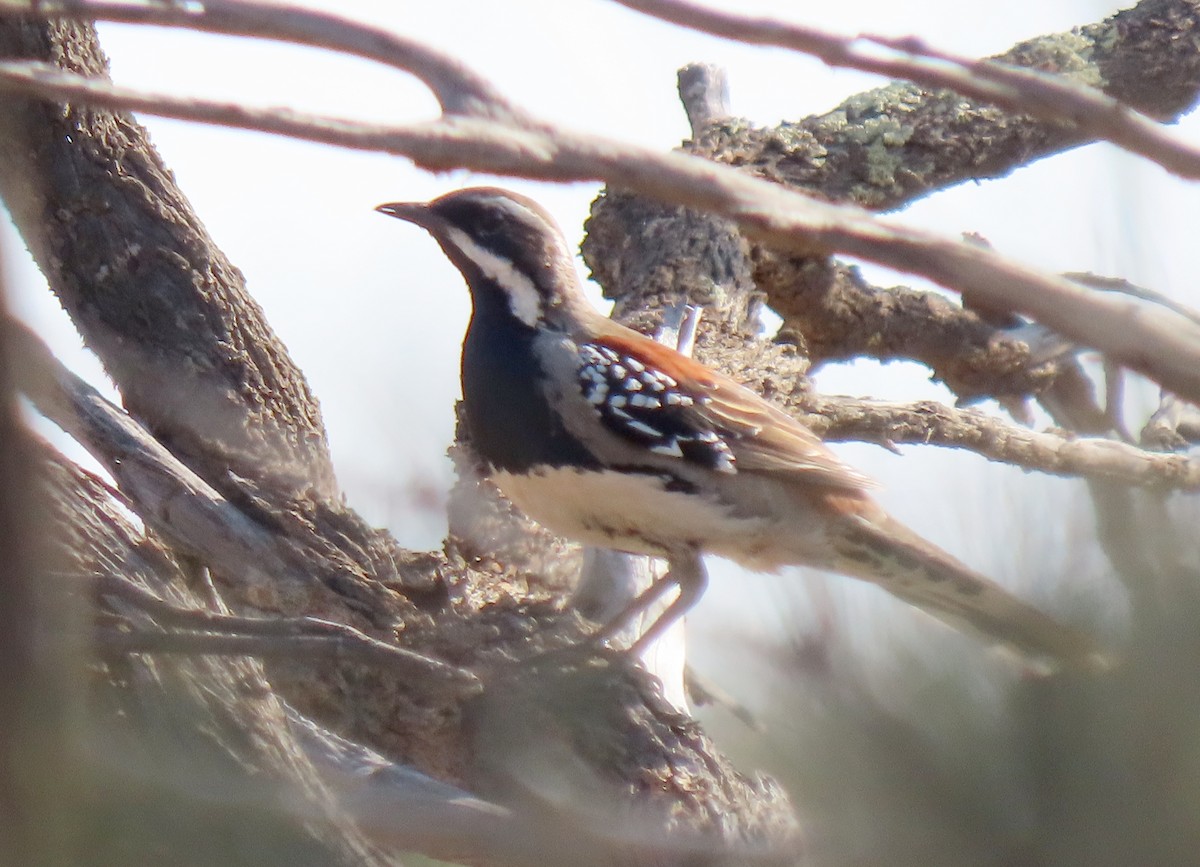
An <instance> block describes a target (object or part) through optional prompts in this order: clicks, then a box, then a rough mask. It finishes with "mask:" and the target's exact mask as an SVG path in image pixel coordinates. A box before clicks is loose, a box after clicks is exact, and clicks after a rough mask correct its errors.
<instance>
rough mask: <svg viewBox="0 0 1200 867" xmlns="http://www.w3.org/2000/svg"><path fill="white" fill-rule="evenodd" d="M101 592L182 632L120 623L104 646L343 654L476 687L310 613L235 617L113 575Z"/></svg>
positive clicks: (469, 677) (420, 677)
mask: <svg viewBox="0 0 1200 867" xmlns="http://www.w3.org/2000/svg"><path fill="white" fill-rule="evenodd" d="M96 581H97V585H98V586H97V592H98V593H99V594H100V595H101V596H109V597H114V598H117V599H120V600H121V601H122V602H125V603H127V604H129V605H132V606H134V607H135V608H137V609H138V610H139V611H142V612H144V613H145V614H147V615H149V616H150V617H151V618H153V619H154V620H155V621H156V622H158V623H159V624H161V625H167V626H175V627H180V628H182V629H185V630H188V631H187V632H166V631H163V630H161V629H157V630H155V629H147V628H139V627H129V628H125V627H120V628H115V629H107V630H103V629H102V630H100V632H99V635H100V642H101V645H102V646H103V647H106V648H108V649H111V650H119V651H121V652H130V653H134V652H163V653H186V652H195V653H217V654H222V655H246V656H264V657H265V656H286V655H290V654H292V653H296V654H298V655H301V656H306V657H322V656H342V657H347V658H354V659H360V660H362V661H365V662H369V663H372V664H374V665H379V666H380V667H383V668H387V669H389V670H392V671H395V672H398V673H399V674H401V675H402V676H403V677H405V678H406V679H408V680H411V681H414V682H416V683H419V684H420V685H422V686H430V685H434V686H437V687H439V688H446V687H448V686H449V685H451V684H453V685H454V688H455V689H463V688H466V689H471V690H478V689H479V688H480V685H479V680H478V678H477V677H476V676H475V675H474V674H472V673H471V672H469V671H466V670H464V669H461V668H457V667H455V666H452V665H447V664H446V663H444V662H441V661H439V660H436V659H432V658H430V657H427V656H423V655H422V654H419V653H414V652H413V651H411V650H406V649H404V648H402V647H396V646H394V645H391V644H386V643H385V642H382V641H379V640H377V639H375V638H372V637H371V636H369V635H367V634H365V633H363V632H360V631H359V630H357V629H354V628H353V627H351V626H347V625H346V624H344V623H333V622H331V621H328V620H319V619H317V618H313V617H280V618H259V617H238V616H235V615H232V614H220V613H217V612H215V611H207V610H204V609H201V608H180V607H178V606H176V605H172V604H171V603H170V602H167V601H166V600H164V599H161V598H159V597H158V596H156V595H154V594H153V593H151V592H150V591H149V590H146V589H144V588H142V587H139V586H138V585H137V584H134V583H133V582H132V581H129V580H127V579H125V578H122V577H120V576H115V575H100V576H97V578H96Z"/></svg>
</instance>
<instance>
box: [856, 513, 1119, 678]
mask: <svg viewBox="0 0 1200 867" xmlns="http://www.w3.org/2000/svg"><path fill="white" fill-rule="evenodd" d="M839 530H840V532H839V533H838V534H837V535H838V537H839V538H838V540H837V542H836V545H835V547H836V549H837V555H838V557H837V565H836V567H835V568H836V569H837V570H838V571H840V572H845V573H846V574H848V575H853V576H855V577H857V578H862V579H864V580H867V581H871V582H872V583H875V584H878V585H879V586H881V587H882V588H883V589H884V590H887V591H888V592H889V593H891V594H892V595H893V596H896V597H899V598H900V599H903V600H904V601H905V602H908V603H909V604H911V605H915V606H917V607H918V608H920V609H922V610H924V611H927V612H929V613H930V614H933V615H934V616H936V617H937V618H939V619H940V620H943V621H945V622H946V623H948V624H949V625H951V626H953V627H955V628H957V629H964V628H965V629H966V630H967V631H970V632H976V633H980V634H982V635H983V636H985V637H987V638H990V639H993V640H995V641H997V642H999V643H1000V644H1003V645H1005V646H1007V647H1009V648H1012V649H1014V650H1016V651H1018V652H1020V653H1021V654H1023V655H1025V656H1028V657H1032V658H1033V659H1034V660H1037V661H1039V662H1046V663H1051V664H1059V665H1062V664H1065V665H1068V666H1070V667H1073V668H1087V669H1093V670H1095V669H1103V668H1107V667H1108V665H1109V660H1108V659H1107V657H1106V655H1105V653H1104V652H1103V650H1102V649H1101V647H1100V646H1099V645H1098V644H1097V643H1096V642H1095V641H1094V640H1093V639H1092V638H1091V637H1090V636H1089V635H1087V634H1085V633H1084V632H1081V631H1080V630H1078V629H1075V628H1073V627H1071V626H1067V625H1065V624H1063V623H1059V622H1058V621H1057V620H1055V619H1054V618H1052V617H1050V616H1049V615H1047V614H1044V613H1042V612H1041V611H1039V610H1038V609H1037V608H1034V607H1033V606H1032V605H1030V604H1029V603H1027V602H1023V601H1021V600H1020V599H1018V598H1017V597H1016V596H1014V595H1013V594H1012V593H1010V592H1009V591H1008V590H1006V589H1005V588H1004V587H1002V586H1000V585H999V584H997V583H996V582H995V581H992V580H990V579H988V578H986V577H984V576H983V575H981V574H979V573H978V572H976V571H974V570H973V569H971V568H970V567H969V566H967V565H966V564H965V563H962V562H961V561H959V560H958V559H956V558H955V557H953V556H951V555H950V554H948V553H946V552H945V551H943V550H941V549H940V548H938V547H937V546H935V545H933V544H932V543H930V542H929V541H927V540H925V539H923V538H922V537H921V536H919V535H917V534H916V533H914V532H913V531H912V530H910V529H908V528H907V527H905V526H904V525H903V524H901V523H900V522H899V521H897V520H895V519H894V518H891V517H889V516H886V515H880V516H873V519H872V520H866V519H859V520H854V521H852V522H851V523H849V524H848V525H843V526H842V527H841V528H839Z"/></svg>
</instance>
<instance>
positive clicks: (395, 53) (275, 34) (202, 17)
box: [5, 0, 507, 117]
mask: <svg viewBox="0 0 1200 867" xmlns="http://www.w3.org/2000/svg"><path fill="white" fill-rule="evenodd" d="M23 7H24V8H23ZM9 10H11V11H14V12H25V13H29V14H33V15H38V16H44V17H46V18H53V17H58V16H68V17H72V18H79V19H83V20H91V21H115V22H124V23H129V24H153V25H156V26H161V27H181V28H184V29H187V30H196V31H201V32H207V33H223V34H226V35H229V36H251V37H256V38H259V39H270V40H274V41H279V42H290V43H292V44H295V45H309V46H312V47H314V48H324V49H328V50H331V51H337V52H338V53H340V54H346V55H350V56H353V57H361V58H364V59H366V60H373V61H375V62H377V63H382V64H384V65H386V66H390V67H392V68H393V69H398V70H400V71H401V72H407V73H411V74H412V75H415V76H416V77H417V78H419V79H420V80H421V81H422V82H423V83H424V84H425V86H426V87H428V88H429V90H430V92H432V93H433V95H434V97H435V98H436V99H437V101H438V104H439V105H440V106H441V108H442V111H444V112H446V113H447V114H461V115H477V116H496V117H503V116H504V115H505V114H507V103H506V101H505V99H504V97H503V96H502V95H501V94H500V92H499V91H498V90H496V88H494V87H493V86H492V84H491V82H489V81H488V80H487V79H485V78H483V77H482V76H480V75H477V74H475V73H474V72H472V71H471V70H470V69H468V68H467V67H466V66H464V65H463V64H461V63H459V62H458V61H457V60H454V59H452V58H449V57H447V56H445V55H443V54H441V53H439V52H437V51H433V50H432V49H430V48H429V47H428V46H425V45H422V44H421V43H419V42H416V41H414V40H412V39H407V38H405V37H404V36H400V35H398V34H395V33H389V32H387V31H384V30H380V29H378V28H375V27H367V26H364V25H362V24H358V23H357V22H354V21H350V20H349V19H346V18H342V17H341V16H338V15H333V14H331V13H328V12H322V11H319V10H316V9H306V8H304V7H302V6H290V5H285V4H274V3H256V2H253V0H237V2H231V0H205V2H204V3H202V4H187V3H159V2H144V3H122V2H108V0H29V3H28V6H24V4H21V3H19V2H18V3H10V4H9V7H8V9H6V10H5V11H9Z"/></svg>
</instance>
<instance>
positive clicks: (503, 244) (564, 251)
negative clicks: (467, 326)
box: [375, 187, 587, 328]
mask: <svg viewBox="0 0 1200 867" xmlns="http://www.w3.org/2000/svg"><path fill="white" fill-rule="evenodd" d="M375 210H377V211H379V212H380V213H381V214H387V215H388V216H390V217H396V218H397V219H400V220H407V221H408V222H410V223H416V224H417V225H418V226H420V227H422V228H423V229H425V230H426V231H428V232H429V234H431V235H433V237H434V238H436V239H437V241H438V243H439V244H441V246H442V249H443V250H444V251H445V253H446V255H447V257H449V259H450V261H451V262H453V263H454V265H455V266H456V267H457V268H458V270H459V271H461V272H462V274H463V277H464V278H465V279H466V281H467V285H468V286H469V287H470V289H471V293H472V295H473V296H474V297H475V304H476V308H477V309H478V308H479V306H480V305H481V304H482V303H486V301H488V300H489V297H494V296H495V293H497V292H499V293H502V295H503V297H504V298H505V300H506V302H507V308H508V310H509V311H510V312H511V313H512V315H513V316H515V317H516V318H517V319H519V320H520V321H521V322H523V323H524V324H525V325H527V326H529V327H531V328H534V327H540V326H544V325H551V326H553V325H555V324H556V323H561V322H566V321H569V320H570V318H571V317H572V316H574V315H578V314H579V313H580V309H581V305H582V306H584V307H586V306H587V301H586V300H585V299H584V298H583V296H582V292H581V290H580V288H579V278H578V276H577V275H576V273H575V267H574V263H573V261H572V256H571V252H570V250H569V249H568V248H567V242H566V239H565V238H564V237H563V233H562V230H561V229H559V227H558V225H557V224H556V223H555V222H554V219H553V218H552V217H551V216H550V215H549V214H548V213H546V211H545V210H544V209H543V208H542V207H541V206H540V205H538V204H537V203H536V202H534V201H533V200H532V199H529V198H526V197H525V196H522V195H519V194H517V193H513V192H509V191H508V190H502V189H498V188H495V187H473V188H469V189H465V190H458V191H456V192H453V193H447V194H446V195H444V196H441V197H439V198H436V199H434V200H432V201H430V202H392V203H389V204H386V205H380V206H379V207H377V208H376V209H375Z"/></svg>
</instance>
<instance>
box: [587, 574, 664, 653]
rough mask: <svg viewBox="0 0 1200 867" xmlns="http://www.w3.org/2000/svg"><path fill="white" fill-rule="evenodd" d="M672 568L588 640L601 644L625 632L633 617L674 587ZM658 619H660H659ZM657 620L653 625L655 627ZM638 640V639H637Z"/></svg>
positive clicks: (630, 601)
mask: <svg viewBox="0 0 1200 867" xmlns="http://www.w3.org/2000/svg"><path fill="white" fill-rule="evenodd" d="M673 573H674V566H672V567H671V568H670V571H668V572H667V574H666V575H663V576H662V577H661V578H658V579H657V580H655V581H653V582H651V584H650V586H649V587H647V588H646V589H645V590H643V591H642V592H641V593H639V594H638V595H637V596H635V597H633V598H632V599H631V600H629V602H628V603H627V604H626V605H625V607H624V608H622V609H621V610H620V611H618V612H617V613H616V614H614V615H613V616H612V617H611V618H610V619H609V620H608V622H606V623H605V624H604V625H603V626H601V627H600V628H599V629H598V630H596V631H595V632H594V633H592V636H591V638H589V639H588V640H589V641H591V642H594V643H596V644H602V643H603V642H605V641H608V640H609V639H610V638H613V637H615V636H617V635H619V634H620V633H622V632H624V631H625V628H626V627H628V626H629V624H630V623H631V622H632V621H633V619H634V618H635V617H637V616H638V615H639V614H641V613H642V612H643V611H645V610H646V609H648V608H650V607H651V606H652V605H654V603H655V602H657V601H658V600H659V599H661V598H662V596H663V594H664V593H666V592H667V591H668V590H670V589H671V587H672V586H674V585H675V583H676V582H675V576H674V574H673ZM664 613H665V612H664ZM659 619H662V618H661V617H660V618H659ZM657 622H658V621H657V620H656V621H655V624H656V625H657ZM639 640H640V639H639Z"/></svg>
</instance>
